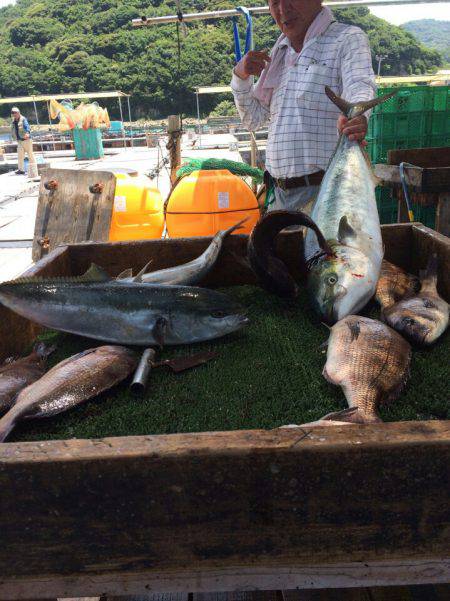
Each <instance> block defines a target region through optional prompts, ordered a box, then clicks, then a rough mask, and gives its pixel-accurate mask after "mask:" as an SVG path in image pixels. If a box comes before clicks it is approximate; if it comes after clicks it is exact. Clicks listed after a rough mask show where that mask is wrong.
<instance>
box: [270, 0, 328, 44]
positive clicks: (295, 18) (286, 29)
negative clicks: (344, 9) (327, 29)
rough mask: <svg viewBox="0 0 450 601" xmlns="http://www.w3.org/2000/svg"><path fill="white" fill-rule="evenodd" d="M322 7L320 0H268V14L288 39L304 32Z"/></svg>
mask: <svg viewBox="0 0 450 601" xmlns="http://www.w3.org/2000/svg"><path fill="white" fill-rule="evenodd" d="M321 7H322V0H269V8H270V14H271V15H272V17H273V18H274V19H275V22H276V24H277V25H278V27H279V28H280V29H281V31H282V32H283V33H284V34H285V36H286V37H287V38H289V39H295V38H296V37H298V36H301V35H303V34H304V33H305V30H306V29H307V27H308V26H309V25H310V23H311V21H312V20H313V18H314V17H315V15H316V14H317V13H318V12H319V10H320V9H321Z"/></svg>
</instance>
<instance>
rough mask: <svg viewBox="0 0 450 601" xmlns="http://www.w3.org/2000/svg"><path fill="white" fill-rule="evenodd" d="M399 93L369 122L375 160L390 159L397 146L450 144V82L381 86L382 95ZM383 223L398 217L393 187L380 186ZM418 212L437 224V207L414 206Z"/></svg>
mask: <svg viewBox="0 0 450 601" xmlns="http://www.w3.org/2000/svg"><path fill="white" fill-rule="evenodd" d="M392 91H396V92H397V94H396V95H395V96H394V97H393V98H391V99H390V100H388V101H386V102H385V103H383V104H381V105H380V106H378V107H376V108H375V109H374V111H373V114H372V116H371V119H370V122H369V130H368V135H367V140H368V142H369V146H368V152H369V156H370V158H371V160H372V163H386V162H387V154H388V151H389V150H391V149H397V148H431V147H441V146H450V86H412V87H402V88H399V87H397V88H388V87H383V88H379V90H378V95H379V96H381V95H383V94H388V93H389V92H392ZM377 202H378V210H379V213H380V220H381V222H382V223H393V222H395V221H397V201H396V200H395V199H394V198H393V197H392V192H391V190H390V189H389V188H378V189H377ZM413 209H414V216H415V219H416V220H417V221H421V222H422V223H424V224H425V225H428V226H429V227H434V220H435V210H434V207H422V206H416V205H415V206H414V207H413Z"/></svg>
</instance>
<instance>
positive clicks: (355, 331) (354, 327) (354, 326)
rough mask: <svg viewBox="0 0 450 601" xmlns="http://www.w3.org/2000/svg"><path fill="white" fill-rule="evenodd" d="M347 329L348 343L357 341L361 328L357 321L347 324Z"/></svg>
mask: <svg viewBox="0 0 450 601" xmlns="http://www.w3.org/2000/svg"><path fill="white" fill-rule="evenodd" d="M347 327H348V329H349V330H350V336H351V338H350V342H353V341H354V340H358V337H359V335H360V334H361V327H360V325H359V321H355V322H354V323H349V322H347Z"/></svg>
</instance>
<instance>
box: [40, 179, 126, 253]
mask: <svg viewBox="0 0 450 601" xmlns="http://www.w3.org/2000/svg"><path fill="white" fill-rule="evenodd" d="M49 182H56V183H57V187H56V189H52V190H47V189H46V188H45V186H46V185H47V184H49ZM95 184H100V185H101V188H102V191H101V192H99V193H93V192H91V190H90V188H91V187H92V186H94V185H95ZM115 187H116V178H115V176H114V174H113V173H111V172H109V171H82V170H81V171H80V170H75V169H47V171H46V173H45V176H43V177H42V178H41V186H40V190H39V200H38V208H37V213H36V223H35V230H34V242H33V260H34V261H37V260H39V259H40V258H41V257H42V256H43V255H45V254H47V253H48V252H49V251H51V250H52V249H53V248H55V247H56V246H58V245H59V244H61V243H68V242H82V241H84V240H108V237H109V228H110V224H111V214H112V208H113V203H114V193H115ZM43 240H45V244H44V245H43V243H42V241H43Z"/></svg>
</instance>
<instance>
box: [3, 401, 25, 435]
mask: <svg viewBox="0 0 450 601" xmlns="http://www.w3.org/2000/svg"><path fill="white" fill-rule="evenodd" d="M14 409H15V407H14V406H13V407H12V408H11V409H10V410H9V411H8V413H7V414H6V415H4V416H3V417H2V419H0V442H5V440H6V438H7V437H8V435H9V433H10V432H11V430H12V429H13V428H14V426H15V425H16V422H17V420H18V419H19V416H20V412H18V411H17V410H16V411H14Z"/></svg>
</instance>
